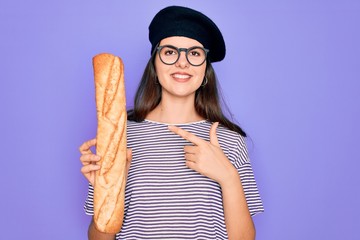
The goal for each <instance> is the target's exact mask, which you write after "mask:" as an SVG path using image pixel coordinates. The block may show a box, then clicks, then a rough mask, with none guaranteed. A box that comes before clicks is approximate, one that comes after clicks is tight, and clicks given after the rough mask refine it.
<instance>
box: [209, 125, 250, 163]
mask: <svg viewBox="0 0 360 240" xmlns="http://www.w3.org/2000/svg"><path fill="white" fill-rule="evenodd" d="M216 134H217V137H218V141H219V144H220V146H221V148H222V149H223V151H224V153H225V155H227V157H228V158H229V159H230V161H232V162H233V163H234V164H239V165H243V164H245V163H249V162H250V161H249V157H248V150H247V146H246V140H245V137H243V136H241V135H240V134H239V133H238V132H235V131H232V130H230V129H228V128H226V127H224V126H221V125H219V127H218V129H217V131H216Z"/></svg>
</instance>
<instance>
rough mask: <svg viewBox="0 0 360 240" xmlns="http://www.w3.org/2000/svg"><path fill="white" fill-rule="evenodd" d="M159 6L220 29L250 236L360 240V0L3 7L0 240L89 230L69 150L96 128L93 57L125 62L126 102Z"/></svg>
mask: <svg viewBox="0 0 360 240" xmlns="http://www.w3.org/2000/svg"><path fill="white" fill-rule="evenodd" d="M168 4H179V5H186V6H190V7H194V8H196V9H198V10H200V11H203V12H204V13H206V14H207V15H208V16H210V17H211V18H212V19H213V20H214V21H215V22H216V23H217V24H218V26H219V27H220V29H221V30H222V32H223V34H224V37H225V40H226V43H227V50H228V51H227V56H226V58H225V60H224V61H223V62H221V63H217V64H214V67H215V69H216V71H217V74H218V77H219V79H220V82H221V84H222V90H223V94H224V96H225V99H226V101H227V103H228V105H229V107H230V109H231V110H232V113H233V115H234V116H235V118H236V119H237V120H238V122H239V123H240V124H241V126H243V127H244V129H245V130H246V131H247V132H248V134H249V135H250V140H249V152H250V156H251V159H252V164H253V168H254V171H255V175H256V179H257V181H258V186H259V189H260V191H261V195H262V198H263V201H264V205H265V209H266V212H265V213H263V214H260V215H257V216H255V217H254V220H255V223H256V227H257V239H260V240H303V239H331V240H332V239H347V240H349V239H350V240H351V239H358V237H359V227H360V220H359V219H360V216H359V215H360V210H359V203H360V193H359V188H360V187H359V183H360V177H359V174H358V171H359V167H360V163H359V161H360V154H359V141H358V137H359V134H360V127H359V122H360V106H359V103H360V94H359V92H360V91H359V90H360V83H359V82H360V61H359V58H360V47H359V46H360V45H359V43H360V33H359V29H360V27H359V22H360V14H359V13H360V1H358V0H339V1H331V0H327V1H325V0H305V1H304V0H303V1H300V0H298V1H285V0H273V1H244V0H240V1H239V0H236V1H235V0H234V1H205V0H203V1H200V0H198V1H184V0H183V1H180V0H178V1H145V0H143V1H140V0H132V1H126V2H125V1H120V0H111V1H95V0H86V1H85V0H82V1H80V0H78V1H76V0H75V1H69V0H64V1H45V0H43V1H40V0H36V1H25V0H22V1H17V0H7V1H4V0H1V2H0V34H1V40H0V41H1V44H0V53H1V56H0V70H1V72H0V73H1V75H0V76H1V77H0V78H1V94H0V104H1V106H0V107H1V120H0V121H1V124H0V133H1V136H2V138H1V145H0V146H1V155H2V156H1V158H2V161H1V165H0V166H1V170H2V171H1V174H0V178H1V179H0V180H1V181H0V184H1V197H0V207H1V214H0V229H1V232H0V238H1V239H6V240H12V239H53V240H64V239H70V240H72V239H74V240H80V239H86V231H87V226H88V223H89V221H90V217H88V216H86V215H85V214H84V212H83V203H84V200H85V197H86V192H87V181H86V180H85V178H84V177H83V176H82V175H81V173H80V168H81V164H80V161H79V156H80V154H79V152H78V147H79V145H80V144H81V143H82V142H83V141H85V140H88V139H90V138H93V137H94V136H95V134H96V115H95V99H94V84H93V75H92V74H93V73H92V64H91V59H92V57H93V56H94V55H95V54H98V53H101V52H110V53H113V54H116V55H119V56H121V57H122V58H123V60H124V63H125V68H126V69H125V75H126V88H127V98H128V105H129V106H131V102H132V98H133V96H134V91H135V88H136V86H137V84H138V81H139V79H140V76H141V74H142V71H143V69H144V65H145V62H146V61H147V59H148V58H149V56H150V44H149V43H148V40H147V33H148V32H147V27H148V24H149V23H150V21H151V19H152V17H153V16H154V14H155V13H156V12H157V11H158V10H160V9H161V8H163V7H165V6H167V5H168Z"/></svg>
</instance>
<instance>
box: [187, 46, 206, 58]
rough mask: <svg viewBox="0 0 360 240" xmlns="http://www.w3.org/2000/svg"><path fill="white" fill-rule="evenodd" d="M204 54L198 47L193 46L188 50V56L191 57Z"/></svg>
mask: <svg viewBox="0 0 360 240" xmlns="http://www.w3.org/2000/svg"><path fill="white" fill-rule="evenodd" d="M203 55H204V51H203V50H202V49H200V48H195V49H192V50H190V51H189V56H191V57H201V56H203Z"/></svg>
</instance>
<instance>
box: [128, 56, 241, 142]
mask: <svg viewBox="0 0 360 240" xmlns="http://www.w3.org/2000/svg"><path fill="white" fill-rule="evenodd" d="M156 53H157V51H154V52H153V53H152V55H151V58H150V59H149V61H148V63H147V65H146V67H145V70H144V73H143V76H142V78H141V81H140V84H139V86H138V89H137V92H136V95H135V99H134V108H133V109H131V110H129V111H128V120H132V121H136V122H141V121H143V120H144V119H145V118H146V116H147V115H148V113H150V112H151V111H152V110H153V109H154V108H155V107H156V106H157V105H158V104H159V103H160V101H161V85H160V83H159V82H158V80H157V75H156V71H155V64H154V62H155V57H156ZM205 78H206V79H207V80H208V82H207V84H206V85H205V86H200V87H199V89H198V90H196V93H195V110H196V111H197V112H198V114H199V115H200V116H201V117H203V118H204V119H207V120H208V121H210V122H219V123H220V124H222V125H223V126H225V127H227V128H228V129H230V130H232V131H235V132H238V133H239V134H240V135H242V136H244V137H246V133H245V132H244V131H243V130H242V129H241V128H240V126H239V125H237V124H235V123H234V122H232V121H230V120H229V119H228V118H227V117H226V116H225V115H224V114H223V111H222V109H221V104H222V105H223V106H224V107H226V109H227V110H228V108H227V106H226V104H225V102H224V101H223V99H222V98H220V97H221V94H220V92H219V89H218V87H217V82H218V81H217V77H216V74H215V71H214V69H213V67H212V65H211V63H210V61H208V60H207V62H206V70H205ZM220 100H221V101H220ZM228 112H229V111H228ZM229 114H230V112H229Z"/></svg>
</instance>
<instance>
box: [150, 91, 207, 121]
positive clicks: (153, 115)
mask: <svg viewBox="0 0 360 240" xmlns="http://www.w3.org/2000/svg"><path fill="white" fill-rule="evenodd" d="M194 101H195V99H194V97H192V98H189V97H187V98H175V99H171V100H170V99H168V100H165V98H163V99H162V100H161V102H160V103H159V105H158V106H157V107H156V108H155V109H154V110H152V111H151V112H150V113H149V114H148V115H147V116H146V119H148V120H152V121H156V122H162V123H170V124H177V123H190V122H197V121H201V120H204V118H202V117H201V116H200V115H199V114H198V113H197V112H196V110H195V105H194Z"/></svg>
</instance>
